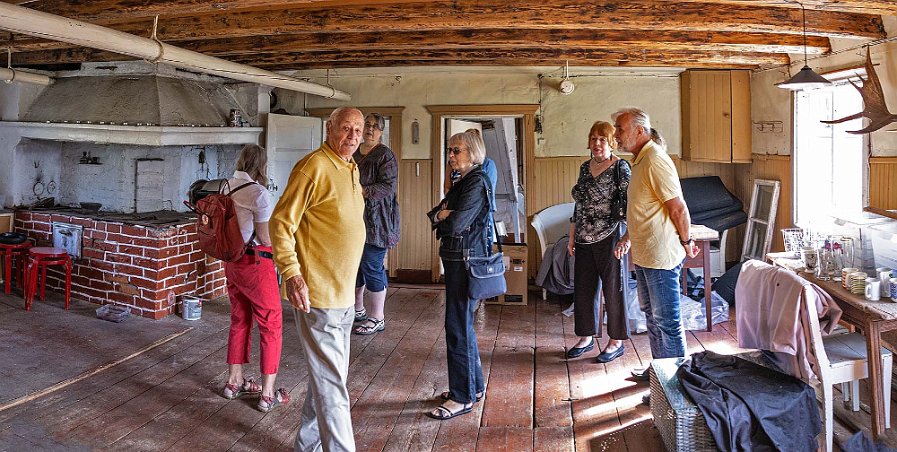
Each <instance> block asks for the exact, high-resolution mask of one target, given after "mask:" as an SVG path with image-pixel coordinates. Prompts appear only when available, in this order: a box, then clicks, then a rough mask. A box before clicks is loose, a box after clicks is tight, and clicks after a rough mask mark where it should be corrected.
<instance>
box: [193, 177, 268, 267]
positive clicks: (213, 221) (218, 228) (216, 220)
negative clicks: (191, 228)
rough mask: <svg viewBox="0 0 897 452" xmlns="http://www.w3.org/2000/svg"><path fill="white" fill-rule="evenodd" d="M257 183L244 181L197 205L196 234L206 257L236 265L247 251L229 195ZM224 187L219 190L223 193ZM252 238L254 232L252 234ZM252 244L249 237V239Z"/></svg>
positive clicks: (203, 199)
mask: <svg viewBox="0 0 897 452" xmlns="http://www.w3.org/2000/svg"><path fill="white" fill-rule="evenodd" d="M254 183H256V182H247V183H245V184H243V185H240V186H239V187H237V188H235V189H233V190H231V192H230V193H228V194H222V193H215V194H212V195H208V196H206V197H205V198H202V199H200V200H199V201H197V202H196V207H195V210H196V213H197V214H198V215H199V218H197V219H196V233H197V235H198V236H199V249H201V250H203V251H204V252H205V253H206V254H208V255H209V256H212V257H214V258H216V259H221V260H223V261H225V262H235V261H237V260H239V259H240V258H241V257H243V254H244V253H245V252H246V243H245V242H243V234H242V233H241V232H240V222H239V221H238V220H237V210H236V206H235V204H234V200H233V199H231V197H230V196H231V195H233V194H234V193H236V192H237V191H239V190H240V189H242V188H244V187H247V186H249V185H252V184H254ZM223 189H224V187H222V190H223ZM252 235H253V236H255V232H253V234H252ZM249 241H250V242H251V241H252V238H250V239H249Z"/></svg>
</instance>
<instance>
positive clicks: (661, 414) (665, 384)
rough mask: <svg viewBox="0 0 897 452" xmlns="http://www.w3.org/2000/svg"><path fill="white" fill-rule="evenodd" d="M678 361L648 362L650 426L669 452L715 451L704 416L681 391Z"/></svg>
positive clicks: (673, 359)
mask: <svg viewBox="0 0 897 452" xmlns="http://www.w3.org/2000/svg"><path fill="white" fill-rule="evenodd" d="M681 362H682V358H666V359H655V360H653V361H652V362H651V415H652V416H654V425H656V426H657V431H658V432H660V436H661V438H663V444H664V445H665V446H666V448H667V450H669V451H671V452H677V451H678V452H682V451H711V452H713V451H716V450H717V448H716V442H715V441H714V440H713V436H711V434H710V430H709V429H708V428H707V422H706V421H705V420H704V415H703V414H701V411H700V410H699V409H698V407H697V405H695V404H694V403H692V401H691V400H690V399H689V398H688V396H686V395H685V393H684V392H682V386H681V385H680V384H679V379H678V378H677V377H676V369H678V368H679V364H680V363H681Z"/></svg>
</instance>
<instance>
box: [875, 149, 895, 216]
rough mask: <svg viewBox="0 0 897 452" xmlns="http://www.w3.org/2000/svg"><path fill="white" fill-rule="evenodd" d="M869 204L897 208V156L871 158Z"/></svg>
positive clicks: (888, 208)
mask: <svg viewBox="0 0 897 452" xmlns="http://www.w3.org/2000/svg"><path fill="white" fill-rule="evenodd" d="M869 205H870V206H872V207H877V208H879V209H885V210H890V209H897V157H870V158H869Z"/></svg>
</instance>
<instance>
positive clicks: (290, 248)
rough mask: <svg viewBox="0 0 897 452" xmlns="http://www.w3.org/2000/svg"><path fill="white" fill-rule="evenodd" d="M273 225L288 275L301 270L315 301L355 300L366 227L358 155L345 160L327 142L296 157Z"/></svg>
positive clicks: (277, 254) (333, 305)
mask: <svg viewBox="0 0 897 452" xmlns="http://www.w3.org/2000/svg"><path fill="white" fill-rule="evenodd" d="M268 228H269V231H270V233H271V242H272V245H273V247H274V262H275V263H276V264H277V268H278V269H279V270H280V273H281V275H283V279H284V281H286V280H287V279H289V278H291V277H293V276H296V275H299V274H301V275H302V276H303V277H304V278H305V282H306V284H308V296H309V304H310V305H311V307H313V308H323V309H341V308H347V307H349V306H351V305H353V304H355V276H356V274H357V272H358V264H359V263H360V262H361V253H362V251H363V250H364V240H365V227H364V198H363V197H362V194H361V183H360V182H359V173H358V166H357V165H356V164H355V161H354V160H350V161H348V162H347V161H345V160H343V159H342V158H340V157H339V156H338V155H337V154H336V153H335V152H334V151H333V150H332V149H330V147H329V146H328V145H327V143H324V145H323V146H321V147H320V148H318V150H316V151H314V152H312V153H311V154H309V155H307V156H306V157H305V158H303V159H302V160H300V161H299V162H298V163H296V166H294V167H293V171H292V172H291V173H290V180H289V182H288V183H287V185H286V189H285V190H284V192H283V196H281V197H280V200H279V201H278V202H277V206H275V207H274V213H273V214H272V215H271V220H270V221H269V223H268Z"/></svg>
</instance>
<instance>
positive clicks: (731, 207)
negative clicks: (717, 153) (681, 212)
mask: <svg viewBox="0 0 897 452" xmlns="http://www.w3.org/2000/svg"><path fill="white" fill-rule="evenodd" d="M680 182H681V184H682V195H683V197H684V198H685V204H687V205H688V213H689V214H690V215H691V222H692V223H693V224H703V225H704V226H707V227H708V228H711V229H715V230H717V231H718V232H720V233H722V232H723V231H725V230H727V229H730V228H734V227H735V226H738V225H740V224H744V223H746V222H747V214H746V213H744V210H743V208H744V204H742V202H741V200H740V199H738V198H736V197H735V195H733V194H732V193H731V192H730V191H729V190H727V189H726V186H725V185H723V181H722V180H720V178H719V176H703V177H687V178H685V179H680Z"/></svg>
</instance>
